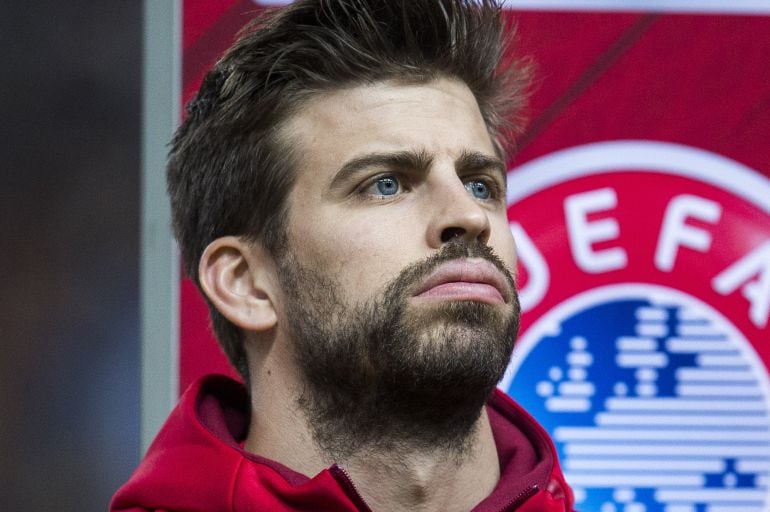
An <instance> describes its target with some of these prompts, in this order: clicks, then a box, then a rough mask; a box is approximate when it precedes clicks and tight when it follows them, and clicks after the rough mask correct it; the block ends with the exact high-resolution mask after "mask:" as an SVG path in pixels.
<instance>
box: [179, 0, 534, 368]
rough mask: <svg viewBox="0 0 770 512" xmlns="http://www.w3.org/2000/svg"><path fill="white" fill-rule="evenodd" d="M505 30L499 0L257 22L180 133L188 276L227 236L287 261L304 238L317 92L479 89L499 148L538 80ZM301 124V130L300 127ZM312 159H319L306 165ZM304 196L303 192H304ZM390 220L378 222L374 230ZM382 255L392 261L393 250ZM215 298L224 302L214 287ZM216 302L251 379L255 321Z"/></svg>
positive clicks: (296, 13)
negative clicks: (302, 211)
mask: <svg viewBox="0 0 770 512" xmlns="http://www.w3.org/2000/svg"><path fill="white" fill-rule="evenodd" d="M504 41H505V29H504V27H503V26H502V21H501V18H500V12H499V8H498V7H496V6H495V5H492V2H488V1H480V2H478V1H473V0H379V1H377V0H315V1H302V0H300V1H297V2H295V3H294V4H292V5H290V6H288V7H286V8H284V9H282V10H280V11H275V12H272V13H270V14H268V15H266V16H263V17H261V18H259V19H257V20H255V22H254V23H252V24H251V25H250V26H249V27H247V28H246V29H245V30H244V32H243V33H242V35H241V38H240V39H239V41H238V42H237V43H236V44H235V45H234V46H233V48H232V49H231V50H230V51H229V52H228V53H227V54H226V55H225V57H223V59H222V60H221V61H220V62H219V63H218V64H217V65H216V66H215V68H214V69H213V70H212V71H211V72H210V73H209V74H208V75H207V77H206V79H205V80H204V83H203V85H202V86H201V90H200V91H199V93H198V96H197V97H196V99H195V100H194V101H193V102H192V103H191V104H190V106H189V115H188V118H187V120H186V121H185V123H184V124H183V126H182V127H181V128H180V129H179V131H178V133H177V136H176V137H175V139H174V142H173V147H172V151H171V155H170V163H169V192H170V195H171V199H172V208H173V216H174V227H175V232H176V236H177V238H178V240H179V243H180V247H181V251H182V256H183V260H184V264H185V268H186V270H187V273H188V274H189V275H190V276H191V277H192V278H193V279H194V280H195V281H196V283H197V284H199V285H201V280H200V276H199V265H200V261H201V257H202V255H203V254H204V250H205V249H206V248H207V246H209V247H210V244H211V243H212V242H213V241H215V240H217V239H220V238H222V237H227V236H234V237H239V238H241V239H244V240H248V241H250V242H253V243H254V244H255V246H256V247H259V248H261V249H262V250H263V251H264V253H265V254H266V255H269V256H271V257H273V258H275V259H276V261H285V260H284V259H282V258H284V256H285V254H286V252H287V251H288V250H289V248H290V247H291V246H292V242H291V241H290V237H289V230H288V224H289V223H290V220H289V219H291V218H292V215H294V217H295V218H298V217H299V216H298V215H296V214H295V213H294V212H296V210H297V207H296V205H298V204H301V203H302V202H303V201H304V198H302V197H299V194H297V193H296V186H295V184H296V182H297V179H298V176H299V175H300V173H301V172H307V173H310V172H313V171H312V169H309V168H307V167H308V164H309V167H313V165H314V163H313V162H312V161H311V162H307V158H308V150H307V148H306V147H305V146H306V145H307V144H308V143H312V128H311V129H310V130H309V131H308V130H306V132H305V133H304V135H298V134H297V130H301V129H303V127H302V126H298V125H297V123H298V121H297V119H298V116H299V115H301V114H302V113H303V112H305V109H306V107H307V106H308V105H310V104H311V103H313V102H315V103H318V102H323V101H324V100H326V99H328V98H333V97H334V95H335V94H344V93H345V92H346V91H357V90H358V91H363V90H365V89H366V88H372V90H377V89H378V88H380V89H382V88H383V87H385V88H388V87H390V88H391V91H390V92H391V93H392V92H394V91H396V90H401V91H403V90H405V89H407V88H409V87H412V88H414V89H416V90H419V91H417V93H418V95H419V94H423V99H424V100H425V101H432V100H433V98H431V97H427V96H425V93H426V92H429V91H430V89H431V88H433V92H438V93H440V94H441V95H444V96H445V99H449V98H451V97H455V99H457V97H458V94H459V95H460V96H463V95H464V96H463V98H461V101H465V102H466V103H467V102H468V100H472V103H473V104H474V107H475V108H476V113H475V114H474V116H475V117H474V118H473V122H474V123H476V127H478V124H479V123H480V125H481V127H482V130H483V133H484V134H486V144H487V147H485V148H484V151H483V152H481V156H486V157H490V156H496V157H497V158H500V157H501V155H502V149H501V148H502V146H503V145H502V144H501V133H502V131H503V128H504V127H505V121H506V120H510V119H511V114H512V113H515V112H516V110H517V107H518V106H519V103H520V101H521V98H522V94H521V88H522V87H523V85H524V84H525V82H526V73H524V72H522V70H521V69H519V68H518V67H517V65H516V63H513V62H510V63H509V66H506V67H504V68H501V67H500V65H499V64H500V59H501V57H502V55H503V51H504V46H505V45H504ZM436 84H439V87H438V89H437V88H436ZM399 88H400V89H399ZM385 94H386V95H387V91H386V92H385ZM428 96H430V95H428ZM381 99H383V100H384V101H385V102H386V103H387V101H388V100H387V99H385V98H381ZM327 107H329V105H327ZM329 111H330V112H333V111H334V107H331V109H330V110H329ZM437 113H439V114H440V112H437ZM434 114H435V113H434ZM292 121H294V124H295V126H294V128H296V129H294V130H293V129H290V128H289V125H290V124H292ZM303 136H304V137H305V138H304V139H302V137H303ZM308 137H310V138H311V140H308ZM343 142H345V141H343V140H340V141H339V143H340V144H342V143H343ZM410 149H411V150H412V154H411V155H409V154H408V153H409V151H407V152H406V153H404V154H402V155H401V156H402V157H405V158H407V159H408V158H412V159H413V160H414V158H413V157H416V156H417V157H423V158H422V160H427V161H431V162H432V163H435V160H436V158H437V156H436V154H435V153H431V152H430V151H431V148H427V147H412V148H410ZM422 150H425V151H424V152H423V153H424V154H420V152H421V151H422ZM460 156H463V155H454V156H453V157H452V158H455V160H457V162H458V163H462V164H463V165H464V166H465V167H464V169H471V170H472V169H473V168H474V165H475V166H477V167H478V166H479V165H485V164H479V162H478V161H477V160H478V158H477V157H478V156H479V154H477V153H472V152H471V153H469V154H468V155H465V156H464V159H462V158H460ZM443 158H444V159H445V161H444V163H443V164H442V165H447V161H448V160H446V158H447V155H444V157H443ZM474 158H475V159H476V160H474ZM303 159H305V160H306V161H305V164H304V165H305V167H306V168H305V169H303V170H301V169H300V167H302V166H303V163H302V160H303ZM418 160H419V159H418ZM474 162H475V163H474ZM338 163H339V164H343V163H344V162H338ZM359 163H360V162H359ZM391 163H393V162H391ZM402 163H403V162H402ZM423 163H424V162H423ZM464 172H465V171H464ZM503 178H504V176H503ZM487 185H489V184H487ZM369 186H373V187H376V188H377V189H378V190H379V189H380V188H382V187H386V188H387V187H389V186H390V187H392V186H393V181H392V180H391V181H387V180H384V181H378V182H377V183H376V184H375V183H372V184H370V185H369ZM471 187H481V188H483V187H484V184H483V183H482V184H479V185H471ZM474 193H476V192H474ZM291 194H294V195H295V196H297V198H296V201H295V203H292V202H291V201H290V195H291ZM293 211H294V212H293ZM420 214H421V215H423V214H424V215H430V212H420ZM342 220H343V219H335V220H332V221H331V222H335V223H336V222H340V221H342ZM300 224H301V223H300ZM384 227H386V226H381V225H380V226H378V225H374V224H372V225H369V228H368V229H371V230H377V229H382V228H384ZM450 228H451V227H450ZM451 229H454V228H451ZM460 229H464V228H460ZM506 229H507V227H506ZM296 231H301V226H299V227H297V229H296ZM482 231H484V230H483V229H482ZM489 235H490V233H487V234H486V235H482V236H481V238H484V237H487V238H488V237H489ZM296 236H304V235H295V238H296ZM350 236H355V234H353V233H351V234H350ZM388 236H395V235H388ZM400 236H403V235H400ZM437 236H438V237H439V239H441V238H442V237H445V236H448V235H447V234H446V233H443V234H442V233H440V234H438V235H437ZM484 242H485V243H486V240H484ZM339 249H345V245H344V244H343V245H342V246H339ZM357 250H358V249H355V248H353V251H354V252H355V251H357ZM434 250H435V249H434ZM304 252H305V249H303V248H299V247H298V248H295V249H294V253H299V254H300V257H303V258H304V259H303V261H311V260H309V259H308V258H307V257H306V256H304V255H303V253H304ZM335 257H338V259H343V260H344V257H343V256H341V255H338V256H335ZM379 257H380V258H382V261H383V262H386V261H389V257H390V255H389V254H380V255H379ZM317 263H318V262H313V264H317ZM506 264H507V265H511V264H512V263H511V261H507V262H506ZM364 270H365V269H360V268H357V269H355V271H356V272H357V273H360V272H361V271H364ZM380 270H381V269H380V268H375V269H371V271H372V272H373V273H377V272H379V271H380ZM379 277H381V278H385V277H386V275H385V273H382V275H380V276H379ZM391 277H392V276H391ZM207 297H208V299H209V303H210V304H213V303H214V301H212V300H211V294H207ZM220 309H221V308H220ZM211 312H212V320H213V325H214V329H215V332H216V334H217V337H218V339H219V340H220V342H221V343H222V345H223V347H224V350H225V352H226V353H227V355H228V357H229V358H230V359H231V361H232V362H233V364H234V365H235V366H236V368H237V369H238V371H239V372H240V373H241V374H242V375H243V376H244V378H246V379H248V363H247V359H246V352H245V349H244V346H243V340H244V335H243V329H242V328H241V327H239V326H238V325H236V324H235V323H233V322H232V321H230V320H229V319H228V318H227V317H226V315H222V314H221V313H220V311H219V309H217V308H216V307H212V308H211Z"/></svg>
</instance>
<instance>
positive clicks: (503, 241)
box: [490, 219, 516, 275]
mask: <svg viewBox="0 0 770 512" xmlns="http://www.w3.org/2000/svg"><path fill="white" fill-rule="evenodd" d="M493 233H496V234H497V236H495V237H493V238H492V240H490V244H491V246H492V249H494V251H495V253H496V254H497V255H498V256H499V257H500V259H501V260H503V263H505V265H506V266H507V267H508V270H509V271H510V272H511V274H514V275H515V271H516V244H515V242H514V240H513V235H512V234H511V228H510V226H509V225H508V220H507V219H506V220H505V222H500V223H499V226H495V227H494V228H493Z"/></svg>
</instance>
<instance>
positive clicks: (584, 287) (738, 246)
mask: <svg viewBox="0 0 770 512" xmlns="http://www.w3.org/2000/svg"><path fill="white" fill-rule="evenodd" d="M508 201H509V205H510V206H509V210H508V215H509V219H510V225H511V230H512V232H513V234H514V238H515V239H516V243H517V247H518V251H519V263H520V265H519V275H518V283H519V289H520V298H521V304H522V330H521V335H520V337H519V341H518V344H517V347H516V349H515V350H514V356H513V359H512V362H511V365H510V367H509V368H508V371H507V372H506V374H505V377H504V378H503V380H502V381H501V383H500V388H501V389H503V390H504V391H506V392H507V393H508V394H510V395H511V396H513V397H514V398H515V399H516V400H517V401H518V402H519V403H521V404H522V405H523V406H524V407H525V408H526V409H527V410H529V411H530V412H531V413H532V414H533V415H534V416H535V417H536V418H537V419H538V420H539V421H540V422H541V423H542V424H543V425H544V426H545V428H546V429H547V430H548V431H549V432H550V433H551V435H552V437H553V439H554V443H555V445H556V448H557V451H558V452H559V457H560V459H561V462H562V466H563V469H564V472H565V476H566V478H567V481H568V482H569V483H570V484H571V485H572V487H573V490H574V491H575V495H576V501H577V508H578V509H580V510H588V511H597V512H613V511H626V512H632V511H647V512H650V511H682V512H685V511H686V512H701V511H720V510H723V511H728V510H729V511H733V512H740V511H770V376H769V375H768V368H770V327H768V317H770V181H768V180H767V178H765V177H764V176H762V175H761V174H759V173H757V172H755V171H752V170H751V169H748V168H746V167H745V166H743V165H741V164H739V163H737V162H734V161H732V160H729V159H726V158H724V157H722V156H719V155H716V154H713V153H709V152H706V151H702V150H698V149H694V148H691V147H686V146H681V145H675V144H669V143H660V142H651V141H616V142H605V143H597V144H591V145H587V146H579V147H576V148H572V149H567V150H564V151H560V152H558V153H554V154H551V155H547V156H545V157H542V158H539V159H537V160H533V161H531V162H528V163H526V164H525V165H523V166H521V167H519V168H517V169H513V170H511V171H510V172H509V175H508Z"/></svg>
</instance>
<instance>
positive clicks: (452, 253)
mask: <svg viewBox="0 0 770 512" xmlns="http://www.w3.org/2000/svg"><path fill="white" fill-rule="evenodd" d="M460 258H483V259H485V260H487V261H488V262H490V263H492V264H493V265H494V266H495V267H496V268H497V269H498V270H499V271H500V272H501V273H502V274H503V276H505V279H506V281H507V282H508V286H509V287H510V290H511V291H515V290H516V283H515V280H514V278H513V276H512V275H511V273H510V271H509V270H508V268H507V267H506V266H505V263H503V260H502V259H500V257H499V256H498V255H497V254H495V252H494V250H492V248H491V247H490V246H488V245H487V244H485V243H483V242H481V241H479V240H473V241H467V240H463V239H461V238H454V239H452V240H451V241H449V242H447V243H446V244H445V245H444V246H443V247H442V248H441V250H440V251H439V252H437V253H436V254H433V255H431V256H428V257H427V258H425V259H424V260H422V261H418V262H416V263H412V264H411V265H409V266H407V267H405V268H404V269H403V270H402V271H401V272H400V273H399V275H398V276H397V277H396V278H395V279H394V280H392V281H391V282H390V283H389V284H388V285H386V289H387V290H399V291H400V292H402V293H403V292H405V291H409V290H410V289H412V288H414V287H416V286H418V285H419V284H420V283H421V282H422V281H423V280H424V279H425V278H426V277H427V276H428V275H429V274H431V273H432V272H433V271H434V270H435V269H436V268H437V267H439V266H440V265H442V264H444V263H446V262H448V261H452V260H456V259H460ZM386 295H387V294H386Z"/></svg>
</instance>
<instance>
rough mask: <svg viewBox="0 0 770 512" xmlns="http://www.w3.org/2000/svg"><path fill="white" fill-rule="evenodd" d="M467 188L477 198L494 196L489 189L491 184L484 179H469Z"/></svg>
mask: <svg viewBox="0 0 770 512" xmlns="http://www.w3.org/2000/svg"><path fill="white" fill-rule="evenodd" d="M465 188H466V190H468V192H470V193H471V195H472V196H473V197H475V198H476V199H489V198H490V197H492V193H491V191H490V190H489V186H488V185H487V184H486V183H484V182H483V181H477V180H473V181H469V182H467V183H465Z"/></svg>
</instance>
